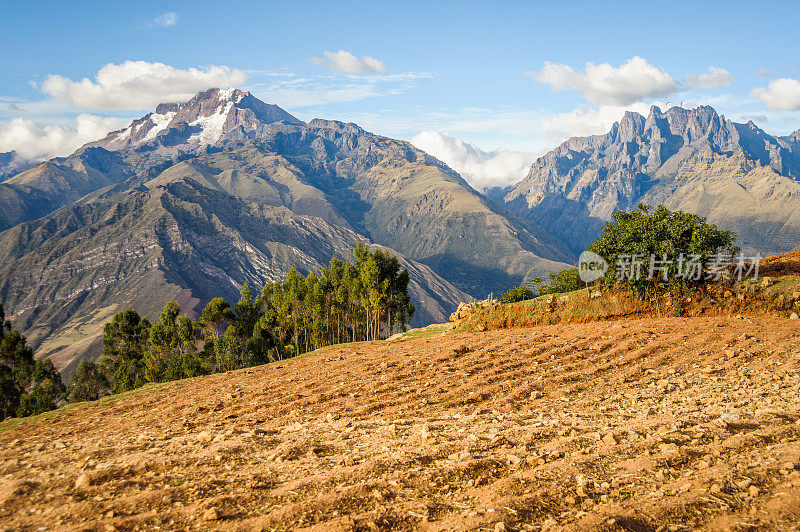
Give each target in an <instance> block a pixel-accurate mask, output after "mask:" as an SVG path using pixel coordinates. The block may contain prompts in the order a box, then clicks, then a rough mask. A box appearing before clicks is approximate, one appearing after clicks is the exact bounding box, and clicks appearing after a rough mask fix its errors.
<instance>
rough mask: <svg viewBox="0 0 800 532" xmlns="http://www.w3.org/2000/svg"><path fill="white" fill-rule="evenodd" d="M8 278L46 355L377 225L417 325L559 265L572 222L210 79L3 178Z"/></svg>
mask: <svg viewBox="0 0 800 532" xmlns="http://www.w3.org/2000/svg"><path fill="white" fill-rule="evenodd" d="M0 213H3V214H2V216H0V230H3V229H4V230H3V231H2V232H0V258H2V260H0V294H2V299H3V301H4V305H5V307H6V309H7V313H9V314H10V315H12V316H13V320H14V323H15V325H16V326H17V327H18V328H20V329H22V330H23V331H24V332H25V333H26V335H27V336H28V337H29V338H30V339H31V341H32V342H33V345H34V347H35V348H37V350H38V354H39V355H49V356H51V357H52V358H53V359H54V360H55V361H56V362H57V365H58V366H59V367H61V368H63V367H68V366H69V365H70V364H72V363H74V362H75V360H76V357H77V356H82V355H84V354H87V353H90V352H91V353H94V354H97V352H98V349H97V342H98V338H99V334H100V326H101V325H102V323H103V321H105V320H107V319H108V318H109V317H110V315H111V314H113V312H115V311H118V310H121V309H123V308H125V307H126V306H129V305H130V306H134V307H135V308H138V309H140V310H142V311H143V312H145V313H146V314H148V315H151V316H155V315H157V313H158V311H159V310H160V308H161V306H162V305H163V303H164V301H165V300H167V299H170V298H176V299H178V300H179V302H181V304H182V306H183V307H184V309H186V310H189V311H195V312H196V311H197V310H198V309H199V308H200V307H202V305H204V304H205V302H206V301H208V300H209V299H210V298H211V297H214V296H220V295H221V296H224V297H226V298H228V299H235V298H236V297H237V292H238V287H239V286H240V285H241V284H242V283H243V282H245V281H247V282H249V283H250V284H251V285H254V286H257V287H260V286H261V285H263V284H264V283H265V282H267V281H273V280H277V279H280V278H282V277H283V276H284V275H285V273H286V272H287V271H288V269H289V268H290V267H291V266H292V265H293V264H296V265H297V266H298V267H299V268H300V269H301V270H302V271H309V270H311V269H316V268H319V267H321V266H322V265H323V264H325V263H326V262H327V261H328V260H330V258H331V256H332V255H334V254H336V255H337V256H339V257H343V258H348V254H349V252H350V249H351V248H352V246H353V245H354V244H355V243H356V242H358V241H366V242H369V243H372V244H375V245H381V246H384V247H386V248H388V249H389V250H390V251H391V252H392V253H395V254H397V255H399V256H401V257H402V259H403V261H404V262H403V263H404V266H405V267H406V268H408V269H409V271H410V272H411V275H412V284H413V287H412V289H411V291H412V293H413V298H414V304H415V305H416V306H417V308H418V314H417V316H416V319H415V321H414V323H415V325H422V324H426V323H431V322H433V321H442V320H443V319H445V318H446V316H447V315H448V314H449V312H450V311H451V310H452V309H453V308H454V307H455V306H456V305H457V303H458V302H459V301H461V300H464V299H469V298H470V297H472V296H475V297H485V296H486V294H488V293H489V292H494V293H499V292H500V291H501V290H503V289H504V288H506V287H509V286H511V285H514V284H518V283H519V282H521V281H522V280H524V279H526V278H530V277H531V276H533V275H542V274H546V273H547V272H550V271H555V270H558V269H560V268H562V267H564V266H566V263H567V262H571V261H572V258H573V255H572V253H571V252H570V251H569V250H568V249H567V247H566V246H565V245H564V244H563V243H562V242H560V241H559V240H558V239H555V238H552V237H551V236H549V235H548V234H547V233H545V232H544V231H542V230H541V229H540V228H539V227H537V226H536V225H534V224H532V223H530V222H528V221H525V220H523V219H521V218H519V217H517V216H515V215H513V214H511V213H510V212H509V211H508V210H507V209H505V207H503V206H501V205H498V204H496V203H495V202H493V201H491V200H489V199H487V198H486V197H484V196H482V195H481V194H479V193H478V192H476V191H475V190H473V189H472V188H471V187H470V186H469V185H468V184H467V183H466V182H465V181H464V180H463V179H462V178H461V176H459V175H458V174H457V173H456V172H454V171H453V170H451V169H450V168H448V167H447V166H446V165H444V164H443V163H441V162H440V161H438V160H437V159H435V158H433V157H431V156H430V155H428V154H426V153H424V152H422V151H420V150H418V149H416V148H414V147H413V146H412V145H411V144H409V143H407V142H404V141H399V140H394V139H390V138H387V137H381V136H378V135H374V134H371V133H369V132H366V131H364V130H363V129H361V128H360V127H358V126H356V125H355V124H345V123H342V122H336V121H328V120H319V119H316V120H312V121H310V122H308V123H304V122H302V121H300V120H298V119H296V118H295V117H293V116H291V115H290V114H288V113H286V112H285V111H283V110H282V109H280V108H279V107H276V106H273V105H269V104H266V103H264V102H261V101H260V100H258V99H256V98H254V97H253V96H252V95H250V94H248V93H245V92H242V91H238V90H235V89H227V90H225V89H223V90H220V89H212V90H209V91H205V92H203V93H200V94H198V95H196V96H195V97H194V98H192V99H191V100H190V101H188V102H186V103H183V104H163V105H159V106H158V108H157V109H156V112H155V113H151V114H148V115H146V116H145V117H142V118H141V119H138V120H135V121H133V122H132V123H131V125H130V126H128V127H127V128H124V129H122V130H119V131H115V132H112V133H110V134H109V135H107V136H106V137H105V138H104V139H101V140H99V141H96V142H92V143H90V144H87V145H86V146H84V147H82V148H81V149H79V150H78V151H76V152H75V153H74V154H72V155H70V156H69V157H62V158H56V159H52V160H49V161H45V162H43V163H40V164H38V165H37V166H35V167H34V168H31V169H29V170H27V171H25V172H21V173H19V174H17V175H15V176H13V177H12V178H10V179H9V180H7V181H6V182H5V183H2V184H0Z"/></svg>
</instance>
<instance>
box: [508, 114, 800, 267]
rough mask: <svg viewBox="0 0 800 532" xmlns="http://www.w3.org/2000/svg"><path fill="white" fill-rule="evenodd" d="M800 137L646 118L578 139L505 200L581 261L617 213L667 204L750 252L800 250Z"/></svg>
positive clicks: (681, 118)
mask: <svg viewBox="0 0 800 532" xmlns="http://www.w3.org/2000/svg"><path fill="white" fill-rule="evenodd" d="M798 179H800V131H797V132H795V133H793V134H791V135H789V136H786V137H774V136H772V135H769V134H768V133H765V132H764V131H763V130H761V129H759V128H758V127H757V126H756V125H755V124H754V123H753V122H749V123H747V124H739V123H735V122H732V121H730V120H728V119H727V118H725V117H724V116H720V115H718V114H717V112H716V111H714V109H712V108H711V107H697V108H694V109H684V108H681V107H671V108H669V109H668V110H667V111H666V112H663V111H661V109H659V108H658V107H655V106H654V107H652V108H651V110H650V114H649V115H648V116H647V117H644V116H642V115H640V114H638V113H632V112H628V113H626V114H625V116H624V117H623V119H622V120H621V121H620V122H619V123H616V124H614V126H613V127H612V128H611V131H609V132H608V133H607V134H605V135H597V136H592V137H580V138H572V139H570V140H568V141H566V142H564V143H563V144H561V145H560V146H559V147H558V148H556V149H555V150H553V151H551V152H550V153H548V154H546V155H545V156H543V157H541V158H540V159H538V160H537V161H536V162H535V163H534V164H533V166H532V167H531V170H530V172H529V173H528V175H527V177H525V179H523V180H522V181H521V182H520V183H519V184H518V185H517V186H515V187H514V188H513V189H512V190H511V191H510V192H508V193H507V194H506V195H505V196H504V197H503V201H504V202H505V204H506V205H507V206H508V207H509V208H510V209H511V210H513V211H514V212H516V213H517V214H518V215H519V216H521V217H523V218H525V219H527V220H529V221H530V222H532V223H534V224H537V225H538V226H540V227H541V228H543V229H544V230H545V231H547V232H548V233H550V234H551V235H553V236H555V237H557V238H559V239H561V240H563V241H564V242H565V243H566V244H567V245H568V246H569V248H570V249H571V250H572V251H573V252H580V251H582V250H583V249H586V247H587V246H588V245H589V244H590V243H591V242H592V241H593V240H594V239H595V238H596V237H597V236H598V234H599V233H600V231H601V230H602V227H603V225H604V224H605V222H606V221H608V220H609V219H610V217H611V214H612V213H613V212H615V211H617V210H630V209H632V208H635V207H636V206H637V205H638V204H639V203H647V204H653V205H655V204H664V205H665V206H667V207H668V208H670V209H673V210H675V209H679V210H684V211H689V212H693V213H697V214H700V215H702V216H706V217H708V219H709V220H710V221H711V222H714V223H716V224H718V225H719V226H721V227H724V228H726V229H732V230H734V231H736V232H737V233H738V235H739V240H738V242H739V245H740V246H741V247H742V248H743V249H744V250H746V251H749V252H754V251H760V252H761V253H762V254H775V253H783V252H786V251H791V250H794V249H796V248H797V247H798V245H800V182H798Z"/></svg>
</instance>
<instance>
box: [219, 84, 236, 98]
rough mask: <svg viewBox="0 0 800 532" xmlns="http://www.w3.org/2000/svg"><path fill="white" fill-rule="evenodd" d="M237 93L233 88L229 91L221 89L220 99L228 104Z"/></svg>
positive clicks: (228, 89)
mask: <svg viewBox="0 0 800 532" xmlns="http://www.w3.org/2000/svg"><path fill="white" fill-rule="evenodd" d="M235 91H236V89H234V88H233V87H228V88H227V89H220V90H219V99H220V101H222V102H227V101H228V100H230V99H231V97H233V93H234V92H235Z"/></svg>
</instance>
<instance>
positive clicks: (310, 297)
mask: <svg viewBox="0 0 800 532" xmlns="http://www.w3.org/2000/svg"><path fill="white" fill-rule="evenodd" d="M353 255H354V257H355V263H354V264H351V263H349V262H345V261H342V260H340V259H337V258H336V257H334V258H333V259H331V262H330V265H329V266H328V267H327V268H324V269H323V270H322V271H321V272H319V273H317V272H314V271H311V272H309V273H308V275H306V276H303V275H302V274H300V273H299V272H298V271H297V269H296V268H294V267H293V268H292V269H291V270H289V273H288V274H287V276H286V278H285V279H284V281H282V282H275V283H271V284H267V285H265V286H264V288H263V289H262V291H261V294H259V295H257V296H254V294H253V290H252V288H251V287H250V285H249V284H247V283H244V284H243V285H242V288H241V291H240V295H239V301H238V302H237V303H236V304H235V305H234V306H233V307H231V305H230V304H229V303H228V302H227V301H225V300H224V299H223V298H220V297H217V298H214V299H212V300H211V301H209V302H208V304H207V305H206V307H205V308H204V309H203V312H202V315H201V316H200V317H199V318H198V320H197V321H192V320H191V319H189V318H188V317H187V316H181V315H180V314H181V309H180V307H179V306H178V304H177V303H176V302H174V301H168V302H167V303H166V305H164V310H163V311H162V312H161V316H160V319H159V321H158V322H157V323H155V324H152V325H151V324H150V322H149V321H148V320H147V318H145V317H142V316H140V315H139V314H138V313H137V312H136V311H135V310H132V309H128V310H125V311H123V312H120V313H119V314H117V315H116V316H114V318H113V319H112V321H111V322H110V323H108V324H106V326H105V329H104V336H103V356H102V358H101V359H100V362H99V364H98V365H97V366H96V367H92V366H91V365H90V363H88V362H84V363H83V364H84V367H83V368H82V369H83V371H81V373H80V378H81V379H84V380H87V381H91V382H90V383H89V384H86V385H83V383H81V385H80V386H78V382H76V383H75V386H77V387H80V388H81V389H92V387H93V386H94V390H96V392H97V394H99V393H102V390H100V389H99V388H101V387H102V386H103V383H102V378H103V376H105V377H106V378H107V379H108V384H107V386H108V387H109V388H110V390H111V391H112V392H114V393H118V392H122V391H126V390H131V389H133V388H137V387H139V386H142V385H143V384H145V383H147V382H164V381H170V380H176V379H182V378H188V377H195V376H198V375H207V374H210V373H215V372H224V371H230V370H233V369H238V368H242V367H247V366H253V365H258V364H263V363H266V362H270V361H274V360H280V359H283V358H286V357H291V356H295V355H298V354H301V353H304V352H307V351H311V350H314V349H318V348H320V347H324V346H327V345H332V344H337V343H342V342H350V341H358V340H378V339H381V338H384V337H386V336H387V335H390V334H392V333H393V332H394V331H395V330H397V329H401V330H405V328H406V325H407V323H408V321H409V319H410V318H411V317H412V315H413V314H414V306H413V305H412V304H411V297H410V296H409V294H408V283H409V275H408V272H407V271H406V270H404V269H402V268H401V265H400V262H399V261H398V260H397V258H396V257H393V256H391V255H389V254H388V253H386V252H384V251H383V250H380V249H376V250H374V251H372V250H370V249H369V248H368V247H367V246H366V245H364V244H362V243H359V244H358V245H357V246H356V248H355V249H354V250H353ZM79 369H81V368H79ZM76 378H77V377H76ZM91 395H92V397H93V396H94V395H95V394H94V393H93V394H91Z"/></svg>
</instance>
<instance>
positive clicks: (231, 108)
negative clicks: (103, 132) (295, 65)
mask: <svg viewBox="0 0 800 532" xmlns="http://www.w3.org/2000/svg"><path fill="white" fill-rule="evenodd" d="M275 122H284V123H287V124H302V122H301V121H300V120H298V119H296V118H295V117H293V116H292V115H290V114H289V113H287V112H286V111H284V110H283V109H281V108H280V107H278V106H276V105H270V104H267V103H264V102H262V101H261V100H259V99H258V98H255V97H254V96H253V95H251V94H250V93H249V92H245V91H241V90H239V89H235V88H233V87H228V88H226V89H209V90H207V91H203V92H200V93H198V94H196V95H195V96H194V97H193V98H192V99H191V100H189V101H188V102H184V103H162V104H159V105H158V106H157V107H156V110H155V112H153V113H149V114H147V115H145V116H143V117H142V118H139V119H137V120H134V121H133V122H131V124H130V125H129V126H128V127H127V128H125V129H122V130H119V131H114V132H111V133H109V134H108V135H107V136H106V137H105V138H104V139H102V140H100V141H97V142H93V143H91V144H89V146H101V147H103V148H105V149H108V150H121V149H127V148H143V147H148V148H150V149H154V150H156V149H180V150H181V151H196V150H199V149H203V148H204V147H205V146H209V145H214V144H216V143H217V142H219V141H220V139H221V138H222V137H224V136H225V135H226V134H229V133H232V132H233V131H234V130H237V129H240V128H241V130H242V131H244V132H245V133H249V134H257V133H258V132H259V131H260V130H261V128H264V127H266V126H268V125H269V124H272V123H275Z"/></svg>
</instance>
